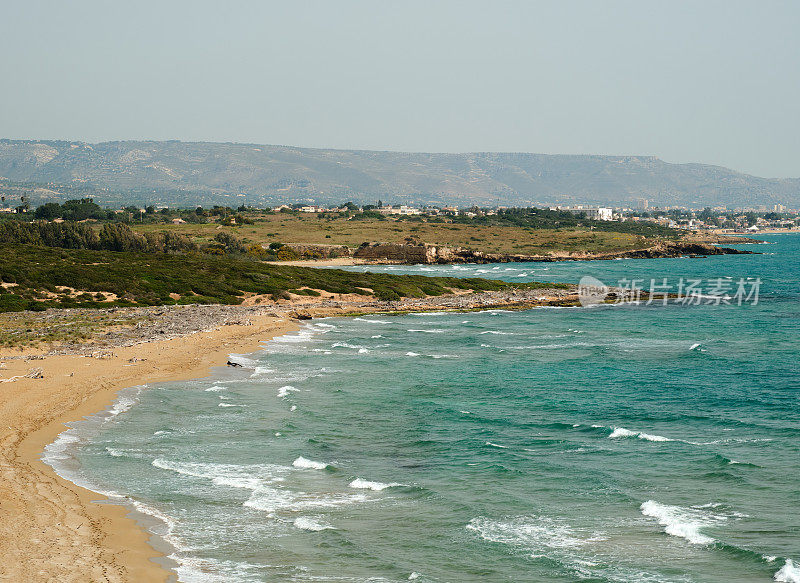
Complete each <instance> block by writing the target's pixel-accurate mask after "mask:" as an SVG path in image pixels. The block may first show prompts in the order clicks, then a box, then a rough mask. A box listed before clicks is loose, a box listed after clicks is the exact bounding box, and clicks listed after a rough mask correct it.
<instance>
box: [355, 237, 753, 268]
mask: <svg viewBox="0 0 800 583" xmlns="http://www.w3.org/2000/svg"><path fill="white" fill-rule="evenodd" d="M753 253H754V252H753V251H742V250H739V249H733V248H730V247H718V246H716V245H712V244H710V243H705V242H701V241H660V242H658V243H656V244H655V245H651V246H650V247H643V248H640V249H629V250H625V251H613V252H608V253H555V254H550V255H522V254H508V253H485V252H483V251H474V250H472V249H464V248H460V247H456V248H453V247H441V246H436V245H431V244H428V243H409V244H396V243H372V244H364V245H362V246H361V247H359V248H358V249H357V250H356V251H354V252H353V254H352V257H353V258H354V259H360V260H364V261H369V262H372V263H399V264H410V265H417V264H448V263H528V262H555V261H592V260H595V261H596V260H611V259H663V258H670V257H705V256H709V255H750V254H753Z"/></svg>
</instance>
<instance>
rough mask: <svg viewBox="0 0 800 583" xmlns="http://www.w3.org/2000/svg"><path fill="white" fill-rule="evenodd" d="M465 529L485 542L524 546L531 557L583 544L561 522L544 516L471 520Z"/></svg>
mask: <svg viewBox="0 0 800 583" xmlns="http://www.w3.org/2000/svg"><path fill="white" fill-rule="evenodd" d="M466 528H467V530H471V531H474V532H477V533H478V534H479V535H480V537H481V538H482V539H484V540H487V541H490V542H495V543H503V544H507V545H512V546H516V547H523V548H525V549H526V550H528V551H530V552H532V553H533V554H534V555H540V554H542V553H544V552H545V551H547V550H548V549H565V548H574V547H578V546H580V545H582V544H584V541H582V540H580V539H579V538H577V536H576V535H575V533H574V532H573V531H572V530H571V529H570V528H569V526H567V525H565V524H564V523H562V522H558V521H555V520H552V519H550V518H547V517H543V516H524V517H519V518H514V519H511V520H505V521H503V520H489V519H488V518H473V519H472V520H470V521H469V524H467V527H466Z"/></svg>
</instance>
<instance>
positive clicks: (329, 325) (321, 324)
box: [312, 322, 336, 330]
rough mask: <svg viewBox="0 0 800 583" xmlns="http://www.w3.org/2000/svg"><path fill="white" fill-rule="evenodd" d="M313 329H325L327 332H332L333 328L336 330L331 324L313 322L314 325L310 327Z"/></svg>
mask: <svg viewBox="0 0 800 583" xmlns="http://www.w3.org/2000/svg"><path fill="white" fill-rule="evenodd" d="M313 327H317V328H326V329H328V330H333V329H334V328H336V326H334V325H333V324H326V323H325V322H315V323H314V324H313V325H312V328H313Z"/></svg>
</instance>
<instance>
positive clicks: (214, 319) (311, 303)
mask: <svg viewBox="0 0 800 583" xmlns="http://www.w3.org/2000/svg"><path fill="white" fill-rule="evenodd" d="M577 302H578V295H577V287H570V288H566V289H564V288H561V289H559V288H540V289H533V290H527V289H519V290H504V291H487V292H480V293H459V294H447V295H443V296H429V297H425V298H404V299H401V300H396V301H394V300H393V301H382V300H376V299H374V298H371V297H367V296H360V297H350V298H347V299H341V300H339V299H337V300H334V299H320V298H309V299H308V300H306V301H302V302H297V301H294V302H284V301H279V302H273V303H269V304H260V305H255V306H235V305H219V304H193V305H183V306H156V307H142V308H101V309H50V310H47V311H44V312H35V313H34V312H11V313H6V314H3V315H2V325H3V327H4V328H6V329H8V330H12V329H14V328H15V327H16V328H19V330H20V334H24V335H26V338H25V341H26V343H27V344H28V345H29V344H30V343H31V342H33V343H36V342H37V341H38V342H39V343H40V344H42V345H46V343H45V341H44V338H45V337H46V334H47V331H48V330H49V329H50V328H51V327H63V326H65V325H69V323H70V322H74V321H79V320H81V319H84V318H98V317H101V316H106V317H108V318H107V319H108V321H109V324H108V325H107V326H105V327H103V328H101V329H99V330H97V331H95V332H93V333H90V334H89V337H88V338H84V337H82V336H83V335H80V337H78V338H76V339H74V340H63V341H61V342H59V343H57V344H52V345H46V346H47V347H46V348H40V349H37V350H30V349H27V350H24V349H19V350H18V352H19V353H18V354H6V355H5V356H4V358H3V359H4V360H16V359H25V360H30V359H34V360H35V359H36V358H41V357H42V356H43V355H47V356H50V355H68V354H81V355H86V356H92V357H95V358H105V357H107V356H111V355H113V351H114V349H117V348H122V347H129V346H135V345H138V344H144V343H148V342H154V341H161V340H169V339H173V338H178V337H182V336H187V335H190V334H195V333H198V332H207V331H210V330H214V329H216V328H219V327H220V326H250V325H251V323H252V320H253V319H255V318H259V317H263V316H269V317H275V318H285V319H287V320H308V319H311V318H320V317H333V316H349V315H357V314H369V313H384V314H386V313H407V312H422V311H469V310H487V309H493V308H497V309H500V308H503V309H524V308H531V307H537V306H562V305H576V304H577ZM32 319H34V320H35V321H34V322H32ZM115 322H119V323H118V324H115ZM37 335H38V338H37ZM34 353H35V355H34V356H32V354H34Z"/></svg>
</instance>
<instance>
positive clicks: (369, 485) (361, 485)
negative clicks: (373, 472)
mask: <svg viewBox="0 0 800 583" xmlns="http://www.w3.org/2000/svg"><path fill="white" fill-rule="evenodd" d="M402 485H403V484H398V483H397V482H391V483H389V484H387V483H384V482H371V481H369V480H362V479H361V478H356V479H355V480H353V481H352V482H350V484H349V486H350V487H351V488H357V489H360V490H373V491H374V492H380V491H381V490H385V489H386V488H394V487H396V486H402Z"/></svg>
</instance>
